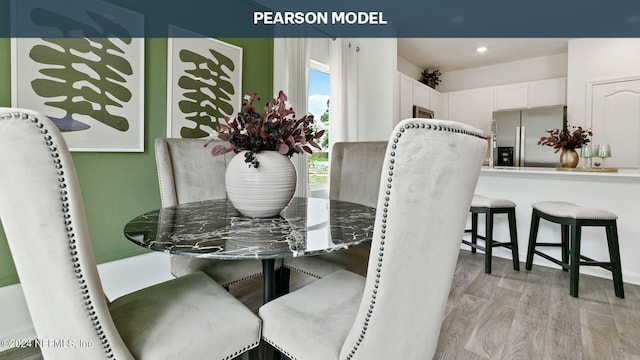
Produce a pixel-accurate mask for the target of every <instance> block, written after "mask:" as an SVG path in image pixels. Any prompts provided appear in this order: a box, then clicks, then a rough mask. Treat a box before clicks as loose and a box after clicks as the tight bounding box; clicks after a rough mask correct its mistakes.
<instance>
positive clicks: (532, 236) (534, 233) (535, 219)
mask: <svg viewBox="0 0 640 360" xmlns="http://www.w3.org/2000/svg"><path fill="white" fill-rule="evenodd" d="M539 225H540V217H539V216H538V214H536V211H535V210H533V212H532V213H531V229H530V230H529V247H528V249H527V262H526V263H525V269H527V270H531V267H532V266H533V252H534V251H535V250H536V239H537V238H538V226H539Z"/></svg>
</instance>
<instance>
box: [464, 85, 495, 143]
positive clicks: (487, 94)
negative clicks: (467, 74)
mask: <svg viewBox="0 0 640 360" xmlns="http://www.w3.org/2000/svg"><path fill="white" fill-rule="evenodd" d="M493 101H494V92H493V89H492V88H481V89H474V90H470V91H469V125H471V126H473V127H476V128H478V129H480V130H483V131H484V132H485V133H486V134H489V133H490V132H491V121H492V120H493Z"/></svg>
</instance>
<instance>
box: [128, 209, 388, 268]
mask: <svg viewBox="0 0 640 360" xmlns="http://www.w3.org/2000/svg"><path fill="white" fill-rule="evenodd" d="M374 220H375V209H373V208H370V207H368V206H364V205H359V204H355V203H350V202H345V201H337V200H327V199H320V198H293V200H291V203H290V204H289V206H287V207H286V208H285V209H284V210H283V211H282V212H281V213H280V215H279V216H276V217H271V218H263V219H256V218H248V217H244V216H242V215H241V214H240V213H239V212H238V211H237V210H236V209H235V208H234V207H233V205H232V204H231V202H230V201H228V200H226V199H222V200H207V201H200V202H193V203H185V204H180V205H177V206H171V207H166V208H162V209H159V210H155V211H151V212H148V213H146V214H143V215H140V216H138V217H136V218H134V219H133V220H131V221H130V222H128V223H127V224H126V226H125V228H124V234H125V236H126V237H127V239H129V240H131V241H132V242H134V243H136V244H138V245H140V246H143V247H146V248H149V249H151V250H155V251H162V252H167V253H171V254H179V255H188V256H195V257H201V258H211V259H228V260H234V259H247V258H253V259H270V258H283V257H292V256H307V255H315V254H320V253H327V252H331V251H335V250H341V249H346V248H349V247H352V246H356V245H359V244H362V243H364V242H367V241H370V240H371V237H372V235H373V224H374Z"/></svg>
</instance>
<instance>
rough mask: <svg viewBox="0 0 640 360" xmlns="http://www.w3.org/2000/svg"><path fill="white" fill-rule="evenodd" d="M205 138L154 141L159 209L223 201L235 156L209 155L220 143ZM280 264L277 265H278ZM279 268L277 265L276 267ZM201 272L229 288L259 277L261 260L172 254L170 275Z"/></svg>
mask: <svg viewBox="0 0 640 360" xmlns="http://www.w3.org/2000/svg"><path fill="white" fill-rule="evenodd" d="M207 141H208V140H207V139H179V138H175V139H173V138H158V139H156V140H155V151H156V166H157V169H158V183H159V186H160V198H161V202H162V206H163V207H166V206H173V205H177V204H182V203H186V202H192V201H202V200H212V199H225V198H226V197H227V192H226V190H225V180H224V177H225V170H226V168H227V164H228V163H229V161H230V160H231V158H232V157H233V156H234V154H233V153H227V154H225V155H220V156H212V155H211V152H210V151H209V149H210V148H211V147H213V146H215V145H218V144H226V143H225V142H223V141H213V142H212V143H211V144H209V149H207V148H205V147H204V145H205V143H206V142H207ZM278 263H280V262H278ZM278 267H279V264H278ZM195 271H202V272H204V273H206V274H207V275H209V276H211V277H212V278H213V279H214V280H215V281H216V282H217V283H219V284H220V285H222V286H225V287H228V286H229V285H231V284H233V283H236V282H238V281H242V280H246V279H249V278H252V277H255V276H259V275H262V263H261V262H260V260H253V259H251V260H234V261H228V260H213V259H200V258H195V257H189V256H180V255H172V256H171V273H172V274H173V275H174V276H184V275H187V274H191V273H193V272H195Z"/></svg>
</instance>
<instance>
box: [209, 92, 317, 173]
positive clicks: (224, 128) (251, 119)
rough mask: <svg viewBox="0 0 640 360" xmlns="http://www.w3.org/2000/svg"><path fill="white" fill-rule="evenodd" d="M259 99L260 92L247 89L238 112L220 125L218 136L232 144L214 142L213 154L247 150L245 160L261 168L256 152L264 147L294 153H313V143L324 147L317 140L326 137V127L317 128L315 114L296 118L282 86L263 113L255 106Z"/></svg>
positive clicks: (287, 154) (288, 154) (289, 153)
mask: <svg viewBox="0 0 640 360" xmlns="http://www.w3.org/2000/svg"><path fill="white" fill-rule="evenodd" d="M255 100H256V93H247V94H246V95H245V97H244V101H243V102H242V109H241V111H240V112H239V113H238V115H237V116H236V117H234V118H230V117H228V116H227V117H225V122H226V124H223V123H220V129H219V131H218V132H217V134H214V136H215V135H217V137H218V139H220V140H224V141H227V142H229V146H224V145H216V146H214V147H213V148H212V149H211V154H212V155H213V156H217V155H222V154H226V153H228V152H230V151H233V152H235V153H236V154H237V153H239V152H241V151H243V150H246V153H245V160H244V161H245V162H246V163H248V164H249V167H251V166H253V167H255V168H258V167H259V166H260V162H259V161H258V160H257V159H256V156H255V154H256V153H258V152H260V151H268V150H273V151H277V152H279V153H280V154H282V155H286V156H289V157H291V156H293V154H297V153H302V152H303V151H304V152H307V153H309V154H310V153H312V152H313V151H312V150H311V147H315V148H317V149H321V147H320V145H318V144H317V143H316V141H315V140H317V139H319V138H320V137H322V135H323V134H324V130H316V129H315V124H314V122H313V115H305V116H303V117H302V118H300V119H296V114H295V112H294V111H293V109H292V108H291V106H290V105H289V104H288V102H287V95H285V93H284V92H283V91H282V90H281V91H280V92H279V93H278V97H277V98H275V99H271V100H269V101H267V103H266V104H265V106H264V111H263V112H262V114H260V113H258V112H257V111H256V110H255V108H254V107H253V102H254V101H255ZM258 100H259V99H258ZM212 141H213V139H212ZM210 142H211V141H209V142H207V143H206V144H205V146H207V145H209V143H210Z"/></svg>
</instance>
